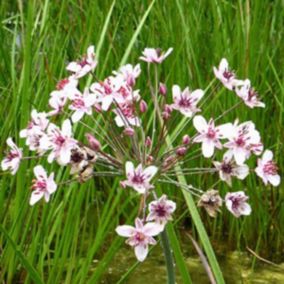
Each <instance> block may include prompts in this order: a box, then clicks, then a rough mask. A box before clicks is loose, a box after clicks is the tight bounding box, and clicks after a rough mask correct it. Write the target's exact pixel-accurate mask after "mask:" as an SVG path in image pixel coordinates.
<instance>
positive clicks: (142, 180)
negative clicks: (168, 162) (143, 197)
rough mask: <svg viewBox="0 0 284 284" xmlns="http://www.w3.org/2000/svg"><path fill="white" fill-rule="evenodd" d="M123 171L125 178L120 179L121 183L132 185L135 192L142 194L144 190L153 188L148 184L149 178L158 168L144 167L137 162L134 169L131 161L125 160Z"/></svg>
mask: <svg viewBox="0 0 284 284" xmlns="http://www.w3.org/2000/svg"><path fill="white" fill-rule="evenodd" d="M125 171H126V176H127V180H125V181H122V182H121V184H122V185H123V186H124V187H125V186H129V187H133V188H134V189H135V190H136V191H137V192H139V193H141V194H144V193H145V191H146V190H148V189H150V188H153V186H152V185H151V184H150V180H151V179H152V178H153V177H154V175H155V174H156V173H157V171H158V168H157V167H155V166H149V167H147V168H145V169H143V168H142V165H141V164H139V165H138V167H137V168H136V169H135V168H134V165H133V163H132V162H126V164H125Z"/></svg>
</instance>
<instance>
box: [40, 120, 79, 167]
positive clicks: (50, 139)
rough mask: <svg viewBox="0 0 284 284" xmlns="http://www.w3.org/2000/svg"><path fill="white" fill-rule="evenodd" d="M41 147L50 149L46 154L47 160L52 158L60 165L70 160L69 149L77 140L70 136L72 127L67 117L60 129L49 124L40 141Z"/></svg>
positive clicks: (50, 160) (49, 160)
mask: <svg viewBox="0 0 284 284" xmlns="http://www.w3.org/2000/svg"><path fill="white" fill-rule="evenodd" d="M40 144H41V145H40V147H41V148H42V149H51V153H50V154H49V156H48V159H47V160H48V162H49V163H51V162H52V161H53V160H54V159H56V160H57V162H58V163H59V164H60V165H66V164H68V163H69V162H70V157H71V150H72V149H73V148H74V147H75V146H76V144H77V141H76V140H75V139H73V138H72V127H71V123H70V120H69V119H66V120H64V121H63V124H62V130H60V129H59V128H58V127H57V126H56V125H54V124H50V125H49V127H48V129H47V136H44V137H43V138H42V139H41V141H40Z"/></svg>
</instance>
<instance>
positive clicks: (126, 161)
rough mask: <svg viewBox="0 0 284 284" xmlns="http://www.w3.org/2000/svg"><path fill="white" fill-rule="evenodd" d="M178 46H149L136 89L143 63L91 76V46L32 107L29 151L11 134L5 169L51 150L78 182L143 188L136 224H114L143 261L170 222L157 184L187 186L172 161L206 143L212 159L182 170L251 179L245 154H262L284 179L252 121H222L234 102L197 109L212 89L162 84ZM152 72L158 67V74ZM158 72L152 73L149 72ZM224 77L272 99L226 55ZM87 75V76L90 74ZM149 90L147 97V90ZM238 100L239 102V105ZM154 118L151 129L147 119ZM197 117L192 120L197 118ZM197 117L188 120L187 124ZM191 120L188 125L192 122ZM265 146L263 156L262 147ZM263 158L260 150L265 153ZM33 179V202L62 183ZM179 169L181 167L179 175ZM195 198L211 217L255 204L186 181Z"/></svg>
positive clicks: (264, 169)
mask: <svg viewBox="0 0 284 284" xmlns="http://www.w3.org/2000/svg"><path fill="white" fill-rule="evenodd" d="M171 52H172V48H170V49H169V50H168V51H166V52H165V53H163V52H162V51H161V50H160V49H154V48H146V49H145V50H144V51H143V54H142V56H141V57H140V59H141V60H142V61H144V62H146V63H147V65H148V73H146V76H147V78H148V85H147V87H146V89H143V90H138V89H137V88H136V82H137V80H138V77H139V76H140V75H141V68H140V64H137V65H131V64H127V65H125V66H122V67H120V68H119V69H118V70H117V71H113V72H112V74H111V75H109V76H108V77H106V78H104V79H100V80H97V79H96V80H94V79H93V80H94V81H93V82H92V83H91V84H87V83H86V82H90V78H96V77H95V76H94V73H95V69H96V66H97V64H98V62H97V59H96V55H95V50H94V46H90V47H89V48H88V50H87V54H86V55H85V56H83V57H82V58H81V59H80V60H77V61H74V62H71V63H69V64H68V66H67V67H66V69H67V71H69V72H70V73H69V76H67V77H66V78H64V79H62V80H61V81H59V82H58V84H57V86H56V90H54V91H52V92H51V93H50V96H49V110H40V111H38V110H36V109H33V110H32V112H31V118H30V121H29V122H28V124H27V127H26V128H25V129H23V130H22V131H21V132H20V135H19V136H20V137H21V138H23V139H25V145H26V147H27V148H28V149H29V151H30V152H34V154H32V156H24V154H23V150H22V149H21V148H18V147H17V145H16V144H15V143H14V142H13V140H12V138H11V137H9V138H8V139H7V145H8V147H9V148H10V149H9V150H7V155H6V157H5V158H4V159H3V161H2V163H1V167H2V169H3V170H4V171H6V170H7V171H10V172H11V174H12V175H15V174H16V172H17V170H18V168H19V166H20V163H21V161H22V160H25V159H30V158H32V157H35V158H41V159H43V158H47V161H48V163H57V164H58V165H60V166H62V167H70V175H72V176H73V177H72V179H70V181H74V177H75V179H77V180H78V181H79V182H81V183H82V182H86V181H87V180H88V179H90V178H92V177H95V176H118V177H120V178H121V182H120V185H121V189H120V190H128V188H129V189H130V190H134V191H135V192H136V193H137V196H139V195H140V196H141V201H143V202H140V204H143V208H142V209H141V210H139V212H138V216H137V218H136V220H135V225H134V226H131V225H125V224H124V225H121V226H118V227H117V228H116V232H117V233H118V234H119V235H120V236H122V237H125V238H127V240H126V243H127V244H128V245H130V246H131V247H133V248H134V251H135V255H136V257H137V259H138V260H139V261H143V260H144V259H145V258H146V256H147V254H148V246H149V245H155V244H156V240H155V237H156V236H157V235H159V234H160V233H161V232H163V230H164V229H165V226H166V224H167V222H169V221H171V220H172V218H173V214H174V212H175V209H176V203H175V202H174V201H172V200H169V199H168V197H167V196H166V195H165V194H163V195H161V196H160V197H159V196H157V193H156V191H155V186H156V185H157V184H158V183H168V184H172V185H174V186H178V187H183V188H184V185H183V186H181V185H180V184H179V183H178V182H177V181H176V180H175V177H174V174H175V166H176V165H177V164H178V163H180V165H185V164H188V165H190V163H187V161H190V160H191V159H192V153H196V149H194V148H196V147H197V151H198V149H200V150H201V153H202V154H201V155H197V156H195V157H196V159H199V158H200V157H201V156H202V155H203V156H204V157H205V158H207V159H210V160H211V162H212V166H211V167H209V168H184V169H183V172H182V174H183V175H186V174H207V173H215V174H216V178H217V177H218V176H219V178H220V179H221V180H222V181H224V182H226V183H227V184H228V186H231V185H232V179H235V178H236V179H240V180H244V179H245V178H246V177H247V176H248V175H249V173H250V172H252V171H250V169H249V167H248V165H247V164H246V161H247V160H248V159H249V158H251V157H252V156H255V155H256V156H258V157H259V158H258V159H257V167H256V168H255V170H254V172H255V173H256V174H257V175H258V176H259V177H260V178H261V179H262V180H263V183H264V184H265V185H267V184H269V183H270V184H271V185H273V186H278V185H279V184H280V176H279V175H278V173H277V170H278V169H277V166H276V164H275V162H274V161H273V153H272V152H271V151H270V150H265V151H263V144H262V142H261V137H260V135H259V132H258V131H257V129H256V127H255V124H254V123H253V122H252V121H239V119H236V120H235V121H234V122H227V123H225V124H220V123H219V122H218V120H219V118H220V117H222V116H223V115H224V114H227V113H229V112H230V111H231V110H233V109H234V108H235V107H236V106H233V107H232V108H231V109H228V110H225V112H224V114H222V115H221V116H219V117H218V118H213V117H206V118H205V117H204V116H202V115H201V114H200V112H201V106H202V100H203V98H204V96H205V92H204V91H203V90H202V89H197V90H191V89H190V88H189V87H185V88H182V87H180V86H179V85H176V84H175V85H173V86H172V88H171V93H172V98H171V96H170V95H169V94H168V93H169V92H168V89H167V87H166V85H165V83H162V82H159V77H158V72H157V70H158V68H160V65H161V64H162V62H163V61H164V60H165V59H166V58H167V57H168V56H169V55H170V54H171ZM151 71H152V73H151ZM153 71H154V76H153V77H154V79H152V77H151V74H153ZM213 71H214V74H215V76H216V78H217V79H219V80H220V82H221V83H222V84H223V86H224V87H225V88H227V89H228V90H230V91H231V92H234V93H235V94H236V95H237V96H238V97H239V98H240V99H241V100H242V101H243V102H244V104H245V105H247V106H248V107H249V108H254V107H265V104H264V103H263V102H261V101H260V99H259V96H258V93H257V92H256V90H255V89H254V88H253V87H252V86H251V82H250V81H249V80H248V79H245V80H240V79H238V78H237V77H236V74H235V73H234V72H233V71H231V70H230V68H229V66H228V62H227V60H226V59H222V60H221V62H220V64H219V66H218V68H216V67H214V68H213ZM86 76H89V78H88V79H89V80H85V78H84V77H86ZM149 93H150V95H145V94H149ZM237 105H239V103H238V104H237ZM150 116H152V117H153V120H152V124H151V127H147V125H148V122H149V121H148V119H149V117H150ZM179 116H185V117H186V118H187V119H188V122H189V123H192V124H191V125H192V129H193V130H195V132H196V133H195V135H193V136H192V137H190V136H189V135H184V136H183V137H179V139H180V141H177V139H178V138H176V139H172V143H173V145H174V146H173V148H167V147H165V143H164V142H165V141H166V139H167V137H168V135H170V134H171V132H172V131H173V130H174V121H175V119H176V118H177V117H179ZM191 120H192V121H191ZM74 125H79V126H80V127H81V128H83V129H84V130H85V139H84V140H83V141H79V140H78V139H77V138H76V137H75V135H74V133H73V126H74ZM189 125H190V124H189ZM189 127H190V126H189ZM216 151H220V152H221V151H223V159H222V160H221V161H218V160H217V159H216V158H215V157H216V156H214V153H215V152H216ZM262 153H263V154H262ZM261 154H262V157H261V158H260V155H261ZM33 172H34V175H35V178H36V179H34V180H33V182H32V185H31V197H30V201H29V203H30V205H32V206H33V205H35V204H36V203H37V202H39V201H40V200H41V199H44V200H45V201H46V202H49V200H50V198H51V195H53V194H55V192H56V190H57V189H58V188H60V185H62V186H63V184H65V183H66V181H64V182H62V183H58V184H56V183H55V180H54V173H50V174H48V173H47V172H46V170H45V169H44V168H43V167H42V166H41V165H37V166H35V167H34V169H33ZM176 174H178V173H176ZM184 189H185V190H188V191H190V192H191V193H193V194H194V195H195V196H197V197H198V206H201V207H204V208H205V210H206V211H207V212H208V214H209V215H210V216H212V217H215V216H216V215H217V212H218V211H220V210H221V207H222V205H223V204H225V206H226V208H227V209H228V210H229V211H230V212H231V213H232V214H233V215H234V216H235V217H240V216H241V215H249V214H250V213H251V207H250V205H249V204H248V203H247V201H248V196H247V195H246V194H245V192H244V191H242V190H239V191H237V192H227V194H226V195H225V196H224V197H223V198H222V197H221V196H220V194H219V192H218V189H216V188H214V189H211V188H209V189H208V190H207V189H198V188H194V187H193V186H188V187H186V188H184Z"/></svg>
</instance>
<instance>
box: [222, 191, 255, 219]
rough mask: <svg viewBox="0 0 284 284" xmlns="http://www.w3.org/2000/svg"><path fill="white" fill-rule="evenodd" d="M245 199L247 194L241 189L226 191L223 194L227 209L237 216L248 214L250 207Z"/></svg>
mask: <svg viewBox="0 0 284 284" xmlns="http://www.w3.org/2000/svg"><path fill="white" fill-rule="evenodd" d="M247 200H248V196H246V195H245V193H244V192H243V191H238V192H228V193H227V194H226V196H225V203H226V207H227V209H228V210H229V211H230V212H231V213H232V214H233V215H234V216H235V217H237V218H238V217H240V216H241V215H250V213H251V207H250V205H249V204H248V203H247V202H246V201H247Z"/></svg>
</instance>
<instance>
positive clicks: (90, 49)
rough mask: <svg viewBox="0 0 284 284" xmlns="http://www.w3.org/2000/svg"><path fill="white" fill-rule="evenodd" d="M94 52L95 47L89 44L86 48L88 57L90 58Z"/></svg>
mask: <svg viewBox="0 0 284 284" xmlns="http://www.w3.org/2000/svg"><path fill="white" fill-rule="evenodd" d="M94 54H95V47H94V46H93V45H90V46H89V47H88V49H87V56H88V58H92V57H93V56H94Z"/></svg>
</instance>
